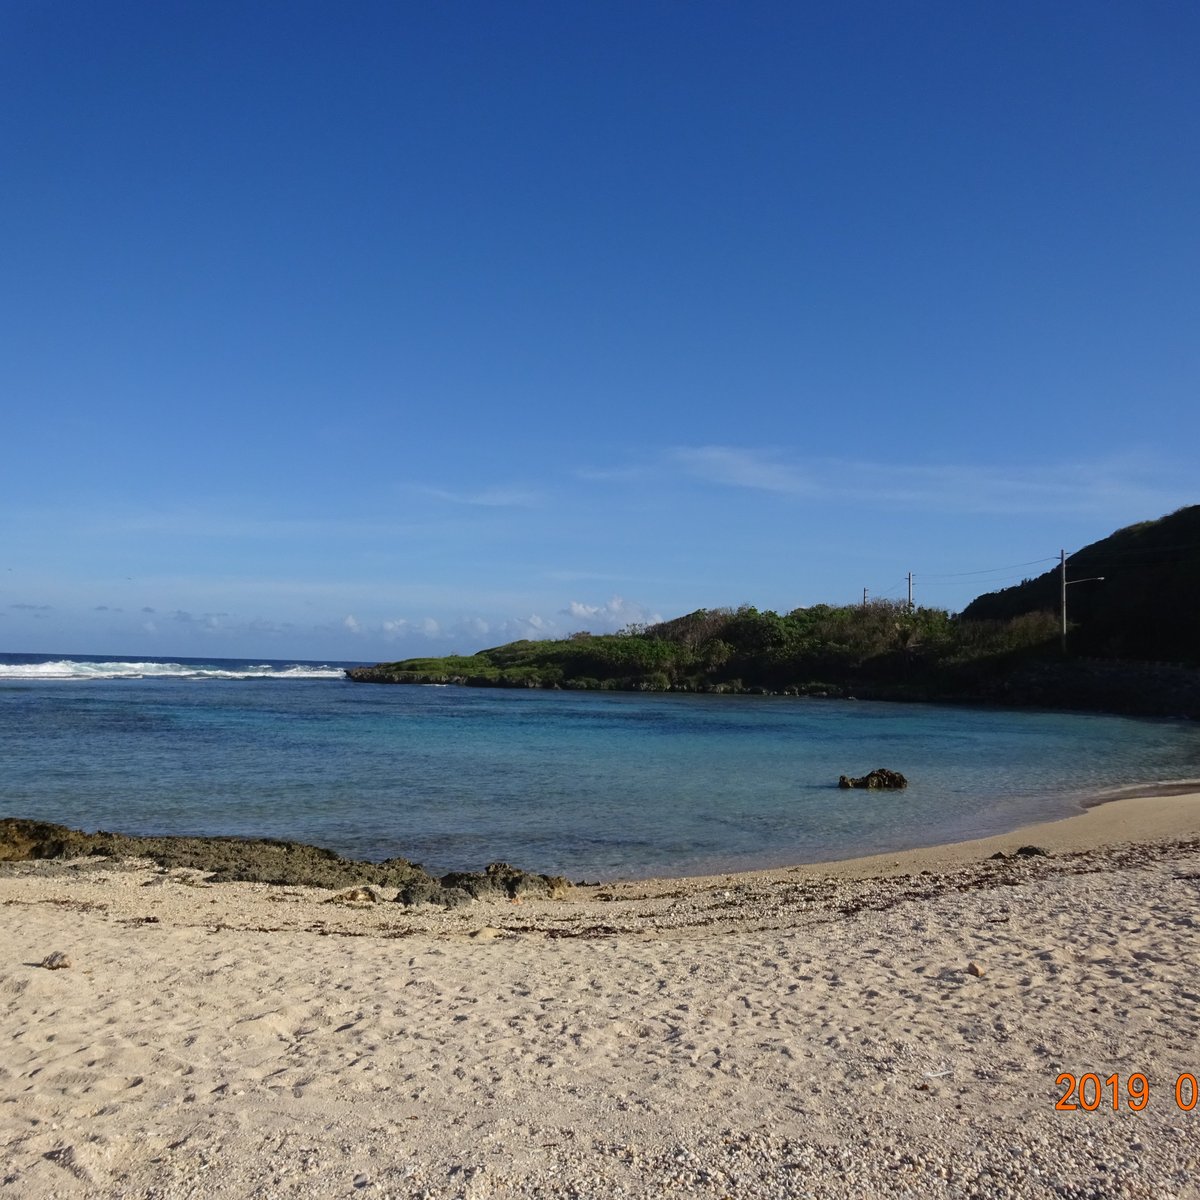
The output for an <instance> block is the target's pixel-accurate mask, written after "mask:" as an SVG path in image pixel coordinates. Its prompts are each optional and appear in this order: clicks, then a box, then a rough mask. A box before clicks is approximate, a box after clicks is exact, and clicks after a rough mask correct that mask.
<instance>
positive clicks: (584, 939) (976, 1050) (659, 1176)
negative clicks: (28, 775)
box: [0, 793, 1200, 1200]
mask: <svg viewBox="0 0 1200 1200" xmlns="http://www.w3.org/2000/svg"><path fill="white" fill-rule="evenodd" d="M1021 847H1037V848H1038V849H1040V850H1044V851H1046V853H1044V854H1041V853H1037V854H1035V853H1025V854H1017V853H1015V852H1016V851H1017V850H1018V849H1019V848H1021ZM998 853H1000V854H1003V855H1004V857H999V858H998V857H993V856H994V855H996V854H998ZM372 894H374V895H375V896H376V899H371V898H370V895H372ZM391 900H392V893H389V892H388V891H387V890H386V889H377V890H376V892H374V893H366V892H360V893H358V894H357V896H355V894H354V893H351V894H350V896H347V895H346V894H345V893H338V892H331V891H325V890H321V889H316V888H296V887H278V886H268V885H263V884H248V883H222V884H216V885H214V884H209V883H206V882H205V881H204V876H203V874H202V873H201V872H199V871H195V870H184V869H178V868H176V869H170V870H166V869H162V868H159V867H156V866H154V865H153V864H150V863H146V862H114V861H111V860H107V859H83V860H75V861H72V862H67V863H64V862H36V863H17V864H10V865H8V866H6V867H5V868H4V869H3V870H2V871H0V931H2V946H3V951H2V953H0V1045H2V1046H3V1054H2V1055H0V1146H2V1147H3V1155H2V1156H0V1197H9V1196H11V1197H31V1198H38V1197H61V1196H97V1197H101V1196H103V1197H109V1196H127V1197H147V1198H148V1197H156V1198H163V1200H167V1198H171V1200H175V1198H179V1200H182V1198H184V1197H207V1196H228V1197H247V1196H263V1197H332V1196H355V1195H362V1196H369V1197H383V1196H393V1197H410V1196H414V1197H415V1196H423V1197H431V1198H432V1197H437V1198H442V1197H464V1198H468V1200H474V1198H477V1197H479V1198H482V1197H492V1196H495V1197H526V1196H529V1197H550V1196H554V1197H559V1196H562V1197H584V1196H586V1197H609V1196H630V1197H635V1196H636V1197H642V1196H647V1197H648V1196H662V1195H674V1194H693V1195H698V1196H709V1197H718V1198H719V1197H732V1198H741V1197H764V1198H765V1197H772V1198H777V1197H803V1196H810V1197H876V1196H912V1197H970V1196H996V1197H1008V1196H1013V1197H1018V1196H1038V1197H1041V1196H1046V1197H1051V1196H1055V1197H1067V1198H1072V1200H1074V1198H1078V1200H1083V1198H1085V1197H1098V1198H1105V1197H1145V1198H1146V1200H1151V1198H1152V1200H1164V1198H1166V1197H1172V1196H1175V1197H1200V1104H1197V1105H1196V1107H1195V1108H1194V1109H1190V1110H1189V1106H1190V1105H1191V1104H1192V1103H1193V1102H1194V1101H1195V1093H1194V1092H1193V1091H1192V1090H1191V1088H1190V1085H1189V1083H1188V1078H1187V1077H1188V1076H1189V1075H1190V1076H1196V1077H1200V938H1198V931H1200V793H1187V794H1182V795H1174V796H1154V797H1145V798H1128V799H1122V800H1119V801H1116V802H1113V803H1109V804H1104V805H1101V806H1098V807H1094V808H1091V809H1089V810H1087V811H1086V812H1084V813H1082V814H1081V815H1079V816H1077V817H1073V818H1071V819H1069V820H1066V821H1059V822H1054V823H1052V824H1046V825H1041V826H1034V827H1030V828H1027V829H1024V830H1019V831H1017V832H1015V833H1013V834H1009V835H1006V836H1004V837H999V838H991V839H987V840H985V841H979V842H971V843H963V844H960V845H956V846H950V847H939V848H935V849H930V850H921V851H913V852H907V853H903V854H890V855H882V856H878V857H876V858H871V859H860V860H855V861H853V862H844V863H836V864H818V865H814V866H803V867H794V868H789V869H783V870H773V871H765V872H754V873H749V874H739V875H727V876H725V875H723V876H715V877H710V878H705V879H689V880H678V879H669V880H649V881H641V882H636V883H620V884H612V885H608V886H599V887H587V888H576V889H574V890H572V891H571V892H569V893H568V894H567V895H566V896H565V897H564V898H561V899H554V900H552V899H536V900H534V899H530V900H525V901H523V902H521V903H514V902H510V901H500V900H486V901H478V902H476V903H473V904H470V905H467V906H464V907H462V908H458V909H455V910H453V911H443V910H441V909H435V908H432V907H429V906H425V907H419V908H410V909H406V908H404V907H402V906H401V905H398V904H395V903H392V902H391ZM55 953H60V954H61V955H63V956H65V958H66V959H67V960H68V961H69V966H64V967H62V968H61V969H50V968H49V967H47V966H44V965H41V964H43V963H44V962H45V961H46V960H47V958H48V956H50V955H52V954H55ZM1064 1074H1069V1075H1071V1076H1073V1077H1074V1078H1075V1079H1076V1080H1077V1081H1078V1080H1080V1079H1082V1077H1084V1076H1088V1077H1089V1078H1088V1079H1086V1080H1084V1082H1083V1083H1081V1084H1080V1085H1079V1086H1077V1087H1075V1088H1072V1087H1071V1085H1070V1081H1069V1080H1064V1081H1060V1076H1062V1075H1064ZM1093 1076H1094V1078H1091V1077H1093ZM1114 1077H1115V1078H1114ZM1181 1077H1182V1082H1179V1081H1180V1080H1181ZM1143 1079H1144V1080H1145V1081H1146V1083H1147V1085H1148V1093H1144V1092H1143V1091H1142V1080H1143ZM1177 1082H1178V1083H1179V1087H1178V1090H1177ZM1114 1093H1115V1097H1116V1106H1115V1107H1114V1103H1113V1099H1114ZM1060 1098H1065V1100H1066V1101H1067V1102H1068V1103H1074V1104H1076V1105H1077V1106H1076V1107H1075V1108H1073V1109H1065V1110H1064V1109H1062V1108H1056V1103H1057V1102H1059V1101H1060ZM1142 1099H1144V1100H1145V1103H1144V1106H1143V1107H1141V1108H1140V1110H1138V1108H1137V1105H1138V1104H1139V1103H1140V1102H1141V1100H1142ZM1081 1101H1082V1103H1081ZM1096 1101H1098V1103H1096V1104H1094V1102H1096Z"/></svg>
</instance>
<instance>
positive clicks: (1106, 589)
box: [961, 505, 1200, 665]
mask: <svg viewBox="0 0 1200 1200" xmlns="http://www.w3.org/2000/svg"><path fill="white" fill-rule="evenodd" d="M1096 575H1101V576H1103V577H1104V578H1103V581H1102V582H1092V583H1080V584H1078V585H1074V586H1068V589H1067V615H1068V618H1069V620H1070V623H1071V630H1070V634H1069V642H1068V645H1069V649H1070V652H1071V654H1072V655H1074V656H1081V657H1082V656H1088V657H1095V658H1112V659H1121V660H1140V661H1146V662H1186V663H1190V664H1192V665H1198V664H1200V505H1191V506H1189V507H1187V508H1181V509H1179V511H1178V512H1174V513H1171V514H1170V516H1166V517H1162V518H1161V519H1160V520H1157V521H1143V522H1141V523H1140V524H1138V525H1130V526H1128V527H1127V528H1125V529H1119V530H1117V532H1116V533H1113V534H1110V535H1109V536H1108V537H1106V538H1102V539H1101V540H1100V541H1098V542H1093V543H1092V544H1091V545H1090V546H1085V547H1084V548H1083V549H1082V550H1079V551H1077V552H1076V553H1075V554H1073V555H1071V557H1070V558H1069V559H1068V561H1067V579H1068V580H1071V579H1085V578H1088V577H1089V576H1096ZM1059 605H1060V585H1059V570H1058V568H1057V567H1055V568H1054V569H1053V570H1050V571H1047V572H1046V573H1045V574H1044V575H1039V576H1038V577H1037V578H1036V579H1030V580H1026V581H1025V582H1024V583H1021V584H1018V585H1017V586H1015V587H1010V588H1004V589H1003V590H1002V591H998V592H991V593H989V594H987V595H985V596H980V597H979V598H978V599H976V600H973V601H972V602H971V603H970V604H969V605H968V606H967V607H966V608H965V609H964V610H963V612H962V614H961V620H963V621H975V620H999V621H1008V620H1012V619H1013V618H1015V617H1019V616H1022V615H1026V614H1032V613H1038V612H1044V613H1058V612H1059Z"/></svg>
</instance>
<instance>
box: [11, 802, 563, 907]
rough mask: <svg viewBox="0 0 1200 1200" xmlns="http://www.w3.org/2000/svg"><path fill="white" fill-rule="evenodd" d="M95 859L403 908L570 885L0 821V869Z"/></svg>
mask: <svg viewBox="0 0 1200 1200" xmlns="http://www.w3.org/2000/svg"><path fill="white" fill-rule="evenodd" d="M97 857H103V858H111V859H148V860H149V861H151V862H153V863H155V864H156V865H157V866H159V867H162V868H164V869H167V870H170V869H173V868H187V869H191V870H195V871H200V872H203V873H204V875H205V882H208V883H230V882H239V883H271V884H280V885H288V886H293V887H320V888H334V889H336V888H353V887H378V888H389V889H390V888H398V889H399V890H398V891H397V892H396V895H395V901H396V902H397V903H399V904H403V905H405V906H411V905H414V904H439V905H441V906H442V907H443V908H454V907H456V906H458V905H460V904H466V903H469V902H470V901H472V900H478V899H482V898H484V897H496V898H506V899H514V898H516V897H525V896H546V897H554V896H557V895H560V894H561V893H562V892H564V891H565V890H566V889H567V888H568V887H570V884H569V883H568V882H567V880H565V879H564V878H562V876H557V875H553V876H552V875H538V874H534V873H533V872H531V871H523V870H521V869H520V868H518V867H511V866H509V865H508V863H502V862H494V863H489V864H488V866H487V868H486V869H485V870H483V871H454V872H451V873H449V874H447V875H443V876H441V877H435V876H433V875H430V874H429V872H427V871H426V870H425V869H424V868H423V867H421V866H420V865H419V864H417V863H412V862H409V861H408V860H407V859H404V858H391V859H387V860H385V861H384V862H380V863H372V862H361V861H358V860H355V859H347V858H342V857H341V856H340V855H338V854H336V853H334V851H332V850H326V849H324V848H322V847H320V846H309V845H306V844H304V843H302V842H289V841H278V840H275V839H272V838H234V837H134V836H130V835H129V834H123V833H107V832H104V831H98V832H96V833H86V832H84V831H83V830H80V829H70V828H68V827H67V826H65V825H54V824H50V823H49V822H45V821H31V820H25V819H22V818H19V817H7V818H5V819H3V820H0V866H2V865H3V864H4V863H12V862H27V861H30V860H35V859H63V860H66V859H78V858H97Z"/></svg>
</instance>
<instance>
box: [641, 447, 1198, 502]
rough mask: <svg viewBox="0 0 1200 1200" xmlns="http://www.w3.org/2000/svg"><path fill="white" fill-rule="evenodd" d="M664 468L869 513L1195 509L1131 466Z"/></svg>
mask: <svg viewBox="0 0 1200 1200" xmlns="http://www.w3.org/2000/svg"><path fill="white" fill-rule="evenodd" d="M663 458H664V461H665V464H666V465H667V466H668V467H674V468H676V469H677V470H679V471H680V472H681V473H682V474H684V475H687V476H690V477H692V478H696V479H702V480H704V481H706V482H709V483H713V484H718V485H720V486H723V487H731V488H741V489H746V490H752V491H761V492H771V493H774V494H776V495H780V496H791V497H796V498H799V499H802V498H807V497H820V498H821V499H823V500H826V501H829V500H835V501H837V502H838V503H844V504H855V505H859V506H864V507H880V506H885V505H886V506H890V507H902V508H908V509H914V510H931V511H940V510H945V509H953V510H954V511H955V512H957V513H978V514H981V515H983V514H990V515H1001V516H1003V515H1018V514H1027V515H1036V514H1041V513H1045V514H1059V515H1069V514H1074V515H1096V516H1103V515H1104V514H1106V513H1125V512H1128V511H1130V510H1135V511H1136V510H1140V511H1143V512H1146V513H1149V514H1159V513H1165V512H1171V511H1173V510H1174V509H1176V508H1178V507H1179V506H1180V505H1182V504H1186V503H1188V502H1189V501H1190V499H1191V493H1190V492H1189V491H1188V490H1187V487H1186V486H1185V484H1184V483H1183V482H1180V483H1179V484H1177V485H1175V486H1172V484H1171V482H1170V473H1169V472H1168V471H1166V470H1165V469H1163V468H1162V467H1161V465H1160V464H1156V463H1151V462H1147V461H1144V460H1142V459H1140V458H1137V457H1135V456H1126V457H1119V458H1108V459H1100V460H1096V461H1093V462H1067V463H1047V464H1043V465H1039V466H1034V467H1028V466H1013V465H1009V464H999V465H989V464H982V463H928V464H906V463H903V462H895V461H889V462H876V461H871V460H869V459H834V458H800V457H793V458H788V457H787V456H786V455H784V454H781V453H779V452H776V451H770V452H768V451H763V450H759V449H756V448H753V447H745V446H676V447H674V448H672V449H670V450H667V451H666V452H665V453H664V456H663Z"/></svg>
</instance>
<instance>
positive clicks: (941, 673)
mask: <svg viewBox="0 0 1200 1200" xmlns="http://www.w3.org/2000/svg"><path fill="white" fill-rule="evenodd" d="M1055 630H1056V626H1055V624H1054V620H1053V618H1050V617H1045V616H1043V615H1041V614H1033V615H1032V616H1022V617H1018V618H1016V619H1014V620H1010V621H999V622H997V621H975V622H970V623H964V622H960V621H956V620H954V619H952V618H951V617H950V615H949V614H948V613H946V612H945V611H943V610H941V609H934V608H917V609H913V610H911V611H910V610H909V609H908V607H907V605H905V604H902V603H899V602H890V601H876V602H874V603H871V604H866V605H855V606H846V607H832V606H830V605H826V604H818V605H815V606H813V607H812V608H798V609H796V610H795V611H793V612H790V613H787V614H785V615H780V614H779V613H775V612H770V611H767V612H759V611H758V610H757V609H755V608H750V607H743V608H739V609H736V610H734V609H727V608H721V609H700V610H699V611H697V612H694V613H689V614H688V615H687V616H683V617H677V618H675V619H674V620H672V621H664V622H662V623H661V624H658V625H652V626H649V627H645V628H631V629H627V630H624V631H622V632H621V633H615V634H598V635H593V634H590V633H587V632H579V633H576V634H572V635H571V636H570V637H569V638H564V639H562V640H559V641H537V642H533V641H521V642H511V643H509V644H508V645H504V646H496V647H493V648H492V649H490V650H481V651H480V652H479V653H478V654H473V655H462V656H451V657H447V658H412V659H406V660H403V661H401V662H395V663H381V664H380V665H379V666H377V667H368V668H358V669H356V670H353V671H351V672H350V673H349V674H350V676H351V678H353V679H358V680H362V681H369V682H394V683H449V682H453V683H466V684H474V685H479V686H498V687H506V686H507V687H563V688H585V689H593V688H602V689H617V690H638V691H668V690H673V691H705V692H742V691H778V692H803V693H811V692H820V691H832V692H840V691H845V690H847V689H853V688H860V687H861V686H862V685H864V684H870V685H873V686H875V687H876V688H883V689H887V688H888V687H893V686H894V687H899V686H905V687H911V686H912V685H913V684H914V683H916V682H918V681H925V682H927V683H930V684H931V685H935V684H937V682H938V681H939V680H940V679H942V678H943V677H951V676H954V675H956V674H961V673H962V671H963V670H965V669H967V668H971V669H976V670H977V669H979V668H980V667H981V666H983V665H986V664H997V665H998V664H1000V663H1011V662H1012V661H1014V659H1018V658H1021V657H1023V656H1028V655H1030V654H1036V653H1038V652H1040V651H1041V650H1042V649H1043V648H1045V647H1046V646H1048V645H1050V644H1051V643H1052V642H1053V639H1054V636H1055Z"/></svg>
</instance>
